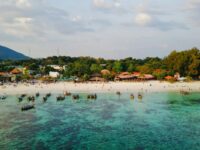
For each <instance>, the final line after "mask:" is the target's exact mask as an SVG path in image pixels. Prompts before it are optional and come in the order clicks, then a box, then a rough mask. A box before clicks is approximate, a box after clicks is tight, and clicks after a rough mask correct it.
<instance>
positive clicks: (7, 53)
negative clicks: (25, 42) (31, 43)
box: [0, 45, 29, 60]
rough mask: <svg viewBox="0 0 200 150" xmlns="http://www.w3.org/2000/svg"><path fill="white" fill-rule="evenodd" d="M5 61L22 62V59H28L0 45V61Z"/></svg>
mask: <svg viewBox="0 0 200 150" xmlns="http://www.w3.org/2000/svg"><path fill="white" fill-rule="evenodd" d="M6 59H12V60H23V59H29V57H27V56H25V55H24V54H21V53H19V52H16V51H15V50H12V49H10V48H7V47H5V46H1V45H0V60H6Z"/></svg>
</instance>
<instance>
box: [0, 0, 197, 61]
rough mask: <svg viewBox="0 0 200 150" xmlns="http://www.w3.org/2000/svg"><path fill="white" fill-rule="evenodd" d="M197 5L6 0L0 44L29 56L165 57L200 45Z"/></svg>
mask: <svg viewBox="0 0 200 150" xmlns="http://www.w3.org/2000/svg"><path fill="white" fill-rule="evenodd" d="M77 4H78V5H77ZM199 10H200V2H199V1H198V0H178V1H176V2H174V1H172V0H170V1H165V2H164V1H159V0H156V1H155V0H149V1H147V0H142V1H141V0H136V1H134V2H133V1H131V0H124V1H122V0H85V1H84V2H83V1H81V0H74V1H64V0H61V1H59V2H57V1H55V0H49V1H47V0H43V1H39V0H9V1H4V2H1V3H0V12H1V13H0V44H1V45H4V46H6V47H9V48H11V49H14V50H16V51H17V52H20V53H23V54H25V55H27V56H29V57H32V58H46V57H50V56H56V55H61V56H70V57H80V56H89V57H94V58H104V59H123V58H127V57H132V58H138V59H143V58H146V57H159V58H163V57H165V56H167V55H168V54H169V53H170V52H171V51H173V50H177V51H179V50H187V49H191V48H193V47H197V48H198V47H200V40H199V37H198V35H199V34H200V28H199V25H200V22H199V20H200V18H199V16H200V11H199ZM7 12H9V13H7Z"/></svg>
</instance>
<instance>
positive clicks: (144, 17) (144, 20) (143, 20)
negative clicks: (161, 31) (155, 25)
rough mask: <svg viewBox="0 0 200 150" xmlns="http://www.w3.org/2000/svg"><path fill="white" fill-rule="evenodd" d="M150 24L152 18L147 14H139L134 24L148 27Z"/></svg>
mask: <svg viewBox="0 0 200 150" xmlns="http://www.w3.org/2000/svg"><path fill="white" fill-rule="evenodd" d="M151 22H152V16H151V15H149V14H147V13H139V14H137V15H136V17H135V23H136V24H138V25H140V26H147V25H150V24H151Z"/></svg>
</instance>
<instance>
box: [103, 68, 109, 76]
mask: <svg viewBox="0 0 200 150" xmlns="http://www.w3.org/2000/svg"><path fill="white" fill-rule="evenodd" d="M101 74H103V75H107V74H110V71H109V70H107V69H103V70H101Z"/></svg>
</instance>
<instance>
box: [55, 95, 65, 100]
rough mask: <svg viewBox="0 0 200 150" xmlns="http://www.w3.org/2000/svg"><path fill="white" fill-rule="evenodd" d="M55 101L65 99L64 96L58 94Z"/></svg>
mask: <svg viewBox="0 0 200 150" xmlns="http://www.w3.org/2000/svg"><path fill="white" fill-rule="evenodd" d="M56 99H57V101H63V100H65V96H58V97H56Z"/></svg>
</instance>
